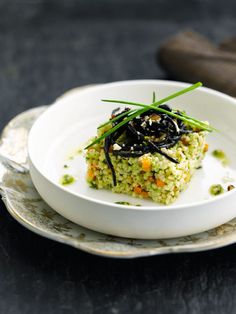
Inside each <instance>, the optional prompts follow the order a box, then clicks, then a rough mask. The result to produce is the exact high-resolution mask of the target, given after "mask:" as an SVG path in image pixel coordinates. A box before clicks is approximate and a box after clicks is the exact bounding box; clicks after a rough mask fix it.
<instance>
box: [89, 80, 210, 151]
mask: <svg viewBox="0 0 236 314" xmlns="http://www.w3.org/2000/svg"><path fill="white" fill-rule="evenodd" d="M200 86H202V83H201V82H198V83H196V84H193V85H191V86H189V87H187V88H184V89H182V90H180V91H178V92H176V93H174V94H171V95H169V96H167V97H164V98H162V99H161V100H159V101H155V93H153V103H152V104H151V105H145V104H140V103H135V102H131V101H124V100H113V99H102V101H104V102H111V103H119V104H125V105H133V106H139V107H143V109H139V110H137V109H133V110H130V112H129V114H128V115H127V112H126V113H123V114H120V115H119V116H117V117H115V118H113V119H110V120H109V121H107V122H106V123H104V124H102V125H100V126H99V128H101V127H103V126H105V125H107V124H109V123H112V122H114V121H116V120H118V119H120V118H121V117H122V116H125V115H127V117H126V118H125V119H124V120H122V121H121V122H120V123H118V124H116V125H115V126H114V127H112V128H111V129H109V130H108V131H107V132H105V133H104V134H103V135H101V136H100V137H98V138H96V139H95V140H94V141H93V142H92V143H90V144H89V145H88V146H86V147H85V149H87V148H89V147H91V146H93V145H95V144H97V143H98V142H100V141H101V140H103V139H104V138H106V137H107V136H109V135H110V134H112V133H114V132H115V131H116V130H118V129H119V128H120V127H122V126H123V125H124V124H126V123H128V122H129V121H131V120H132V119H134V118H136V117H137V116H139V115H141V114H143V113H145V112H146V111H148V110H150V109H155V110H156V111H159V112H163V113H165V114H168V115H170V116H172V117H175V118H177V119H179V120H182V121H184V122H187V123H189V124H191V125H193V126H196V127H197V128H200V129H202V130H206V131H208V132H211V131H213V130H214V128H213V127H211V126H209V125H207V124H205V123H203V122H202V121H199V120H197V119H194V118H192V117H189V116H187V115H185V114H182V115H178V114H176V113H174V112H170V111H168V110H165V109H163V108H159V107H158V106H159V105H161V104H163V103H165V102H167V101H169V100H171V99H174V98H176V97H178V96H181V95H183V94H185V93H187V92H190V91H192V90H194V89H196V88H198V87H200Z"/></svg>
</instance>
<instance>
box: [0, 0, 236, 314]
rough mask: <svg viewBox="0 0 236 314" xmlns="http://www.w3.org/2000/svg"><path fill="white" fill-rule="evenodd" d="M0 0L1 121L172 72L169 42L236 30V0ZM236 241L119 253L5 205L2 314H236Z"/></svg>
mask: <svg viewBox="0 0 236 314" xmlns="http://www.w3.org/2000/svg"><path fill="white" fill-rule="evenodd" d="M225 3H227V5H226V4H225V5H223V2H221V3H220V2H217V3H216V1H213V0H189V1H184V0H179V1H170V0H166V1H162V0H157V1H154V0H150V1H144V0H137V1H132V0H126V1H125V0H115V1H109V0H101V1H97V2H95V1H86V0H83V1H82V0H80V1H76V0H68V1H63V0H57V1H56V0H47V1H46V0H45V1H44V0H35V1H33V0H24V1H23V0H15V1H8V0H5V1H3V0H0V109H1V111H0V112H1V114H0V127H1V128H2V127H3V126H4V125H5V124H6V123H7V122H8V121H9V120H10V119H11V118H12V117H14V116H15V115H16V114H18V113H20V112H21V111H23V110H26V109H28V108H31V107H34V106H39V105H44V104H50V103H52V101H53V100H54V99H55V98H56V97H57V96H59V95H60V94H62V93H63V92H64V91H66V90H68V89H70V88H73V87H75V86H79V85H85V84H91V83H103V82H109V81H116V80H126V79H143V78H166V75H165V73H163V72H162V70H161V69H160V67H158V66H157V64H156V61H155V53H156V51H157V49H158V47H159V45H160V43H161V42H162V41H163V40H165V39H166V38H168V37H169V36H171V35H173V34H175V33H176V32H178V31H181V30H184V29H189V28H193V29H194V30H196V31H199V32H201V33H202V34H205V35H207V36H208V37H209V38H210V39H211V40H213V41H215V42H216V43H217V42H219V41H221V40H223V39H224V38H226V37H230V36H233V35H235V33H236V3H235V2H234V1H228V2H225ZM235 288H236V245H231V246H229V247H226V248H222V249H218V250H214V251H209V252H203V253H194V254H178V255H177V254H176V255H165V256H157V257H152V258H142V259H137V260H114V259H106V258H100V257H96V256H92V255H88V254H86V253H83V252H80V251H77V250H75V249H73V248H70V247H67V246H65V245H62V244H58V243H55V242H53V241H50V240H47V239H44V238H42V237H40V236H38V235H35V234H33V233H31V232H30V231H28V230H26V229H25V228H24V227H22V226H21V225H19V224H18V223H17V222H15V221H14V220H13V219H12V218H11V217H10V215H9V214H8V213H7V211H6V209H5V207H4V204H3V203H2V202H1V204H0V313H3V314H5V313H30V314H31V313H65V314H67V313H68V314H69V313H103V314H105V313H112V314H118V313H147V314H148V313H168V314H169V313H208V314H210V313H235V312H236V289H235Z"/></svg>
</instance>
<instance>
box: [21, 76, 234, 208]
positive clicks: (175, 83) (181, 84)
mask: <svg viewBox="0 0 236 314" xmlns="http://www.w3.org/2000/svg"><path fill="white" fill-rule="evenodd" d="M137 83H139V84H144V85H148V84H151V83H158V84H160V85H162V84H163V85H166V84H168V85H170V86H175V87H180V88H184V87H188V86H190V85H191V83H186V82H179V81H168V80H158V79H157V80H153V79H144V80H126V81H116V82H111V83H104V84H101V85H98V86H91V87H88V88H86V89H84V90H80V91H76V88H74V89H72V90H71V92H77V93H85V94H86V93H89V91H91V90H92V91H93V90H96V89H103V88H106V87H109V86H111V87H112V86H116V85H127V84H128V85H134V84H137ZM197 90H202V91H205V92H207V93H208V94H214V95H216V96H219V97H220V98H224V99H228V100H229V101H231V102H232V105H234V106H236V99H234V98H233V97H231V96H229V95H226V94H224V93H222V92H219V91H216V90H214V89H211V88H208V87H199V88H198V89H197ZM197 90H195V91H197ZM67 93H69V94H68V96H69V95H70V90H69V91H67V92H65V93H64V94H67ZM64 94H62V95H61V96H59V97H58V98H57V99H56V100H55V102H54V103H53V104H52V105H50V107H49V108H48V109H46V111H45V112H43V113H42V114H41V115H40V116H39V118H38V119H37V120H36V121H35V123H34V124H33V126H32V128H31V130H30V132H29V135H28V143H27V149H28V156H29V159H30V161H31V163H32V165H33V166H34V167H35V168H36V170H37V171H38V172H39V173H40V175H41V176H42V177H43V178H44V179H45V180H46V181H48V182H50V183H51V184H53V185H54V186H56V187H57V188H58V189H59V190H61V191H63V192H66V193H69V194H71V195H73V196H75V197H77V198H82V199H84V200H87V201H89V202H92V203H94V204H101V205H105V206H111V207H118V208H120V209H121V210H122V209H123V210H125V209H126V210H127V209H129V210H136V211H143V210H144V211H162V210H173V211H175V210H180V209H184V208H185V209H186V208H192V207H197V206H201V205H207V204H208V203H216V202H218V201H219V200H221V199H223V198H227V197H228V196H230V195H232V194H233V193H236V189H233V190H231V191H227V192H226V193H223V194H221V195H218V196H217V197H215V198H212V199H208V200H203V201H200V202H195V203H193V204H182V205H172V204H171V205H154V206H145V205H142V206H134V205H127V206H124V205H120V204H115V203H111V202H106V201H102V200H96V199H94V198H92V197H89V196H86V195H83V194H80V193H77V192H74V191H71V190H68V189H66V188H64V187H63V186H61V185H60V184H59V183H56V182H54V181H53V180H51V179H50V178H48V177H47V176H45V175H44V174H43V173H42V171H41V170H40V169H39V168H38V167H37V166H36V164H35V163H34V162H33V159H32V158H31V156H32V154H31V142H32V133H33V130H34V128H35V126H36V125H37V124H38V123H39V121H40V120H41V119H43V117H44V115H47V114H48V112H50V111H51V110H52V108H54V107H55V106H57V104H58V101H63V99H64V97H68V96H67V95H65V96H64Z"/></svg>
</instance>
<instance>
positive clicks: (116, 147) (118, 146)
mask: <svg viewBox="0 0 236 314" xmlns="http://www.w3.org/2000/svg"><path fill="white" fill-rule="evenodd" d="M113 150H121V146H120V145H118V144H116V143H115V144H114V145H113Z"/></svg>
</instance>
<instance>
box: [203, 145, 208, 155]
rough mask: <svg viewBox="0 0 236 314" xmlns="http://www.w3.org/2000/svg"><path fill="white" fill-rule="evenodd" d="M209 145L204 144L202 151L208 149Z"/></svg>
mask: <svg viewBox="0 0 236 314" xmlns="http://www.w3.org/2000/svg"><path fill="white" fill-rule="evenodd" d="M208 148H209V145H208V144H205V146H204V148H203V152H204V153H206V152H207V151H208Z"/></svg>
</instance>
